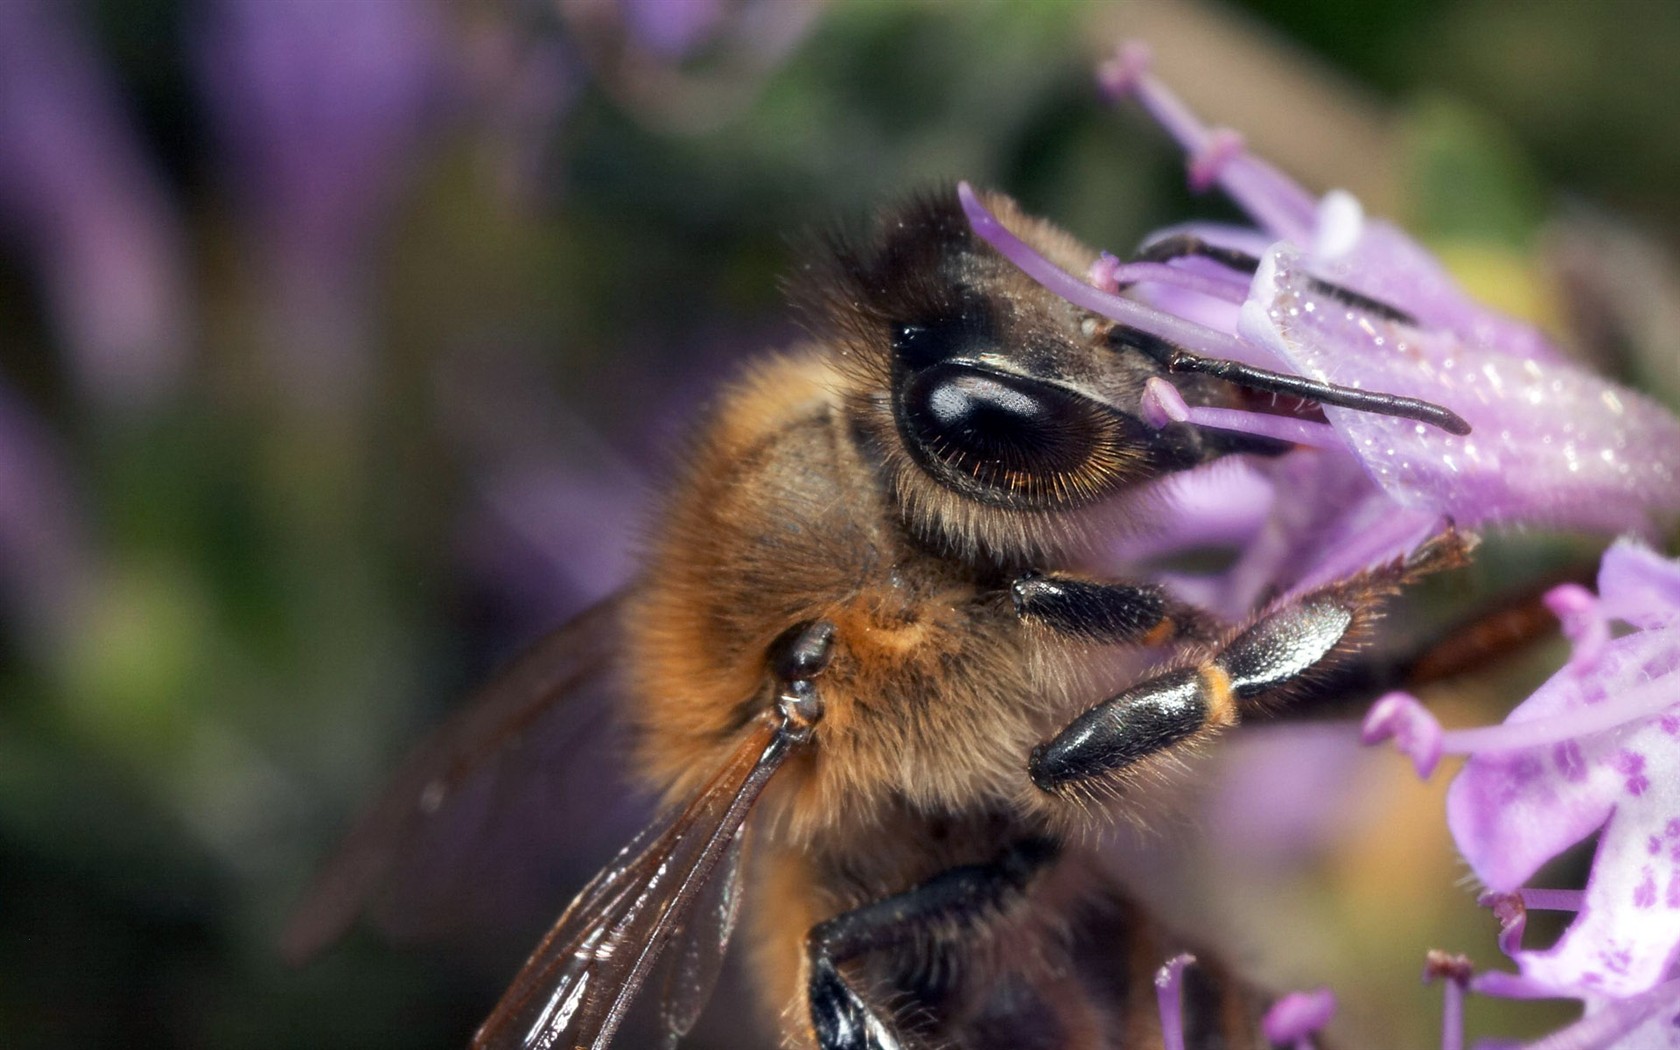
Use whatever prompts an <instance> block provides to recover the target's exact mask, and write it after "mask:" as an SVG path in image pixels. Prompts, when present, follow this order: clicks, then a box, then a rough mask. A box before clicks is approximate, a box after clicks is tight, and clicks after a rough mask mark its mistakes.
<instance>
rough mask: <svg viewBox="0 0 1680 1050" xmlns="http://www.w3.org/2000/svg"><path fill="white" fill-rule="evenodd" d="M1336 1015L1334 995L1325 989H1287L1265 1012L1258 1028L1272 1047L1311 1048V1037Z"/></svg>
mask: <svg viewBox="0 0 1680 1050" xmlns="http://www.w3.org/2000/svg"><path fill="white" fill-rule="evenodd" d="M1334 1016H1336V996H1335V995H1334V994H1333V993H1331V991H1330V989H1328V988H1314V989H1313V990H1312V991H1310V992H1290V993H1289V994H1288V995H1285V996H1283V997H1282V998H1280V999H1279V1000H1278V1001H1277V1002H1275V1003H1273V1004H1272V1007H1271V1009H1269V1010H1267V1011H1266V1016H1265V1017H1264V1018H1262V1019H1261V1021H1260V1030H1261V1031H1262V1032H1264V1033H1265V1035H1266V1038H1267V1040H1269V1041H1270V1042H1271V1043H1272V1044H1273V1045H1275V1046H1287V1047H1291V1048H1292V1050H1312V1045H1313V1041H1312V1037H1313V1034H1314V1033H1316V1032H1317V1031H1318V1030H1319V1029H1321V1028H1323V1027H1324V1026H1325V1025H1327V1024H1329V1023H1330V1019H1331V1018H1332V1017H1334Z"/></svg>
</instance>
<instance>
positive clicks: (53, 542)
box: [0, 5, 99, 647]
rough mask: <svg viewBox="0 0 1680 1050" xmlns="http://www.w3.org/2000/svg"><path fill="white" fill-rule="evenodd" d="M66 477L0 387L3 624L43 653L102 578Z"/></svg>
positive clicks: (46, 439)
mask: <svg viewBox="0 0 1680 1050" xmlns="http://www.w3.org/2000/svg"><path fill="white" fill-rule="evenodd" d="M0 6H4V5H0ZM70 477H71V472H70V469H69V465H68V463H66V462H65V459H64V455H63V449H61V448H59V447H58V445H57V443H56V442H55V440H54V437H53V435H52V434H51V433H50V432H49V431H48V429H47V428H46V427H45V426H43V425H42V424H41V422H40V421H39V420H37V419H36V418H35V417H34V415H33V414H32V413H31V412H30V411H29V409H28V408H27V407H26V406H25V405H24V404H23V403H22V401H20V400H19V399H18V398H17V396H16V395H15V394H14V393H13V391H12V390H10V389H9V388H7V387H6V386H4V385H0V609H3V610H4V614H3V615H0V620H3V621H4V622H5V623H7V624H8V625H9V626H11V627H13V628H15V629H17V631H18V633H19V635H20V636H21V637H22V639H23V640H25V641H26V642H29V643H40V644H41V645H42V646H43V647H46V646H50V645H52V644H54V643H57V642H62V641H63V640H64V639H66V638H68V637H69V636H70V634H71V632H72V631H73V630H74V628H75V626H76V624H77V623H78V621H79V620H80V619H81V617H82V615H83V614H84V613H85V611H86V606H87V604H88V603H89V601H90V600H91V599H92V598H93V597H94V596H95V592H96V584H97V580H98V576H99V565H98V563H97V561H96V559H95V556H94V554H93V538H92V537H91V536H90V535H88V529H87V526H86V520H87V519H86V515H85V513H84V510H85V508H83V507H82V506H81V505H80V499H79V495H80V494H79V493H78V492H76V491H75V489H74V487H73V485H72V483H71V482H70Z"/></svg>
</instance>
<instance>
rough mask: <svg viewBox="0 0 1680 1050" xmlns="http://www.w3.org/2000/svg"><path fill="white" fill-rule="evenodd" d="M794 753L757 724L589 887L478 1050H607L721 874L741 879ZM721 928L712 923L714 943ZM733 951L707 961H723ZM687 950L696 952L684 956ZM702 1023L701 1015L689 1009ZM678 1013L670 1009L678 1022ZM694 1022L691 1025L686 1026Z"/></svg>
mask: <svg viewBox="0 0 1680 1050" xmlns="http://www.w3.org/2000/svg"><path fill="white" fill-rule="evenodd" d="M793 746H794V740H793V737H792V735H791V734H790V732H789V731H788V730H787V729H786V728H785V727H784V726H772V725H770V724H768V723H766V722H760V723H757V724H756V727H755V729H754V731H753V733H752V734H751V735H750V736H749V737H747V738H746V739H745V740H743V741H742V742H741V744H740V745H739V746H738V747H737V748H736V750H735V752H734V753H733V754H732V755H731V756H730V757H729V759H728V760H727V761H726V762H724V764H723V766H722V767H721V768H720V769H719V770H718V771H717V772H716V773H715V774H713V775H712V778H711V779H710V780H709V781H707V783H706V785H705V786H704V787H703V788H701V790H700V791H699V793H698V794H696V795H695V797H694V798H693V799H692V800H691V801H689V802H688V804H687V805H685V806H683V807H682V808H680V809H677V810H674V811H672V812H669V813H667V814H666V815H665V816H664V817H663V818H662V819H660V820H659V821H658V822H656V823H655V824H653V825H651V826H650V827H649V828H648V829H647V830H645V831H644V832H643V833H642V834H640V835H638V836H637V837H636V838H635V840H633V841H632V842H631V843H630V845H628V846H626V847H625V848H624V850H623V851H622V852H620V853H619V855H618V856H617V857H616V858H615V859H614V860H613V861H612V863H611V864H609V865H608V866H607V867H606V869H604V870H603V871H602V872H601V873H600V874H599V875H597V876H596V877H595V879H594V880H593V881H592V882H590V884H589V885H587V886H585V887H584V889H583V892H581V893H579V894H578V896H577V898H576V899H575V900H573V901H572V903H571V904H570V905H569V906H568V907H567V908H566V911H565V913H564V914H562V915H561V916H560V919H559V921H558V922H556V923H555V924H554V928H553V929H552V930H550V931H549V933H548V936H546V937H544V938H543V941H542V943H541V944H539V945H538V946H537V949H536V951H534V952H532V953H531V957H530V958H529V959H528V960H526V963H525V966H524V968H523V969H522V970H520V972H519V976H517V977H515V978H514V981H513V984H512V985H511V986H510V987H509V988H508V990H507V992H506V993H504V994H503V996H502V1000H501V1002H500V1003H498V1004H497V1005H496V1009H495V1011H494V1012H492V1013H491V1015H490V1017H489V1019H488V1020H486V1021H485V1022H484V1025H483V1026H482V1027H481V1028H479V1030H478V1034H477V1035H476V1036H475V1037H474V1038H473V1046H474V1047H475V1048H479V1050H504V1048H519V1050H532V1048H539V1047H540V1048H544V1050H547V1048H559V1047H565V1048H568V1050H570V1048H579V1050H582V1048H587V1050H604V1048H605V1047H606V1046H607V1044H608V1043H609V1042H610V1041H611V1040H612V1036H613V1033H614V1032H615V1031H616V1030H617V1029H618V1025H619V1023H620V1022H621V1021H622V1020H623V1018H624V1013H625V1011H626V1009H627V1008H628V1007H629V1004H630V1000H631V998H632V997H633V996H634V995H635V994H636V992H637V991H638V990H639V989H640V987H641V985H642V983H643V982H644V981H645V980H646V979H647V975H648V973H649V971H650V970H651V969H652V967H653V965H654V963H655V962H657V961H658V959H659V956H660V954H661V953H662V952H663V951H664V950H665V948H666V946H667V945H668V944H669V943H670V942H671V940H672V939H673V938H674V937H677V936H678V935H679V934H682V933H684V932H685V931H689V928H690V924H691V923H693V922H694V920H695V919H696V914H695V913H696V911H697V909H699V908H701V907H702V905H703V903H704V900H705V898H706V896H707V894H706V893H705V892H704V891H705V890H706V888H707V886H708V884H709V882H710V880H711V879H712V878H713V877H714V876H719V875H721V876H723V877H724V878H726V879H733V872H730V871H719V870H718V869H719V868H720V867H726V866H731V867H732V866H733V859H732V858H733V856H734V854H735V853H736V848H737V844H738V843H739V841H740V833H741V829H742V825H743V824H744V822H745V821H746V818H747V814H748V812H749V811H750V810H751V808H752V805H753V803H754V802H756V801H757V800H758V796H759V794H760V793H761V792H762V791H763V790H764V786H765V784H766V783H768V782H769V780H770V777H771V776H772V775H773V774H774V773H775V772H776V770H777V769H778V768H779V767H780V766H781V764H782V761H783V760H784V759H785V758H786V757H787V755H788V753H789V751H790V750H791V748H792V747H793ZM729 925H730V924H729V923H725V924H723V925H722V926H721V927H719V926H717V925H715V924H711V923H702V924H701V928H702V929H705V930H710V932H711V935H712V936H713V937H718V936H722V937H727V935H728V930H729ZM722 949H723V944H722V943H718V944H717V945H716V946H715V947H711V948H708V949H706V951H705V953H704V954H711V953H714V952H715V953H716V954H717V955H719V956H721V954H722ZM685 950H686V949H685ZM689 1010H692V1011H693V1012H694V1014H696V1015H697V1014H698V1005H690V1006H688V1007H685V1008H683V1009H682V1010H680V1011H679V1018H678V1019H679V1020H681V1019H682V1018H685V1017H686V1015H687V1013H688V1011H689ZM672 1016H673V1015H672V1011H670V1010H667V1011H666V1018H667V1022H668V1023H669V1022H670V1021H671V1019H672ZM687 1019H688V1020H690V1021H691V1020H692V1018H687Z"/></svg>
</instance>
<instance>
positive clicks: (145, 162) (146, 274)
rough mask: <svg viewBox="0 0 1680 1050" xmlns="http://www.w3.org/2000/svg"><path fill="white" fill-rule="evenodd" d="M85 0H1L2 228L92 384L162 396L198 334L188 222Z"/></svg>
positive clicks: (131, 402)
mask: <svg viewBox="0 0 1680 1050" xmlns="http://www.w3.org/2000/svg"><path fill="white" fill-rule="evenodd" d="M73 9H74V5H69V4H56V3H44V2H41V0H8V2H7V3H3V4H0V144H3V145H0V234H4V235H8V236H10V237H14V238H16V239H17V240H18V241H19V242H20V243H21V246H22V247H23V248H24V250H25V251H26V252H27V254H28V256H29V262H30V264H31V265H32V266H33V267H34V269H35V270H36V271H37V272H38V274H39V278H40V281H41V283H42V285H43V288H44V292H45V298H46V301H47V306H48V309H49V310H50V313H51V317H52V321H53V325H54V327H55V328H56V329H57V332H58V334H59V337H60V338H61V339H62V340H63V341H64V347H65V349H66V350H67V351H68V352H69V359H70V363H71V366H72V368H73V369H74V372H75V375H76V378H77V379H78V381H79V383H80V385H81V387H82V388H83V390H84V391H85V392H86V393H87V394H89V395H90V396H91V397H92V398H93V399H94V400H95V401H96V402H99V403H101V404H102V405H103V406H107V407H119V408H127V409H132V408H134V407H136V406H144V405H149V404H152V403H155V402H156V401H157V400H159V399H160V398H162V397H165V396H167V395H168V394H169V393H170V392H171V391H172V390H173V389H174V388H175V387H176V386H177V385H178V384H179V382H180V380H181V376H182V373H183V370H184V368H185V366H186V364H187V356H188V352H187V347H188V345H189V343H190V331H189V329H190V325H189V322H188V320H187V315H188V305H187V299H188V291H187V287H186V278H185V269H186V267H185V264H184V261H183V258H182V246H181V243H180V232H179V230H178V228H177V223H176V217H175V215H174V214H173V212H172V210H171V207H170V204H169V201H168V199H167V198H166V196H165V194H164V191H163V188H162V186H161V185H159V182H158V179H157V177H156V175H155V173H154V172H153V170H152V168H151V166H150V162H149V159H148V158H147V157H146V156H145V154H144V151H143V148H142V146H141V144H140V142H139V141H138V138H137V136H136V135H135V134H134V132H133V129H132V128H131V127H130V125H129V123H128V115H127V114H126V113H125V112H123V108H122V105H121V103H120V100H119V98H118V94H117V90H116V87H115V85H113V84H112V83H111V82H110V80H109V78H108V77H107V76H106V75H105V74H104V71H103V70H102V69H100V68H99V65H98V61H97V58H96V56H95V55H94V54H93V53H92V52H91V49H90V48H89V47H88V45H87V42H86V41H85V40H84V39H82V37H81V35H80V33H79V32H78V27H77V25H76V24H75V20H74V17H73V13H72V12H73Z"/></svg>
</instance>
